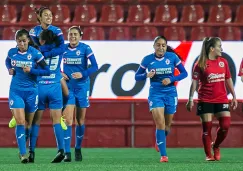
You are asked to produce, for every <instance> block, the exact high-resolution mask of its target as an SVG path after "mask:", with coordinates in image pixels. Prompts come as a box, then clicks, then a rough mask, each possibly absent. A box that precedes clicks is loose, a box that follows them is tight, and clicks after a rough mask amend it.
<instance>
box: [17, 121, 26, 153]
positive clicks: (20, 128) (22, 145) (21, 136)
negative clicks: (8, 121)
mask: <svg viewBox="0 0 243 171" xmlns="http://www.w3.org/2000/svg"><path fill="white" fill-rule="evenodd" d="M15 135H16V140H17V143H18V147H19V152H20V155H21V156H22V155H25V154H26V139H25V128H24V125H17V126H16V129H15Z"/></svg>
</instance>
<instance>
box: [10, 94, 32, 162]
mask: <svg viewBox="0 0 243 171" xmlns="http://www.w3.org/2000/svg"><path fill="white" fill-rule="evenodd" d="M23 94H24V93H23V92H19V91H11V90H10V92H9V108H10V109H11V110H12V114H13V116H14V118H15V120H16V123H17V125H16V128H15V135H16V140H17V143H18V148H19V154H20V160H21V162H22V163H27V162H28V157H27V153H26V139H25V110H24V108H25V104H24V100H23Z"/></svg>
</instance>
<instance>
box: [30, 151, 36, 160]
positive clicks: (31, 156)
mask: <svg viewBox="0 0 243 171" xmlns="http://www.w3.org/2000/svg"><path fill="white" fill-rule="evenodd" d="M34 162H35V152H33V151H30V152H29V163H34Z"/></svg>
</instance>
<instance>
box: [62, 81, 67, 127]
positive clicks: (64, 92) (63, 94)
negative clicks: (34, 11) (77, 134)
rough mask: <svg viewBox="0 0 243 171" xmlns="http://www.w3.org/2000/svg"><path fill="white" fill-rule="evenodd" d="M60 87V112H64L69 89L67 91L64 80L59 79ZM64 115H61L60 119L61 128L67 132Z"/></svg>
mask: <svg viewBox="0 0 243 171" xmlns="http://www.w3.org/2000/svg"><path fill="white" fill-rule="evenodd" d="M61 86H62V97H63V108H62V111H64V110H65V108H66V106H67V103H68V100H69V89H68V86H67V83H66V81H65V80H64V78H62V79H61ZM64 115H65V114H64V113H63V115H62V117H61V126H62V129H63V130H67V129H68V128H67V125H66V123H65V119H64Z"/></svg>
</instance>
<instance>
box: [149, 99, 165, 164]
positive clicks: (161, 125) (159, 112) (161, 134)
mask: <svg viewBox="0 0 243 171" xmlns="http://www.w3.org/2000/svg"><path fill="white" fill-rule="evenodd" d="M148 103H149V109H150V111H151V112H152V116H153V119H154V122H155V125H156V132H155V135H156V144H157V146H158V148H159V152H160V156H161V159H160V162H168V157H167V153H166V136H165V118H164V102H163V100H162V99H161V97H156V96H150V97H149V99H148Z"/></svg>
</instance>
